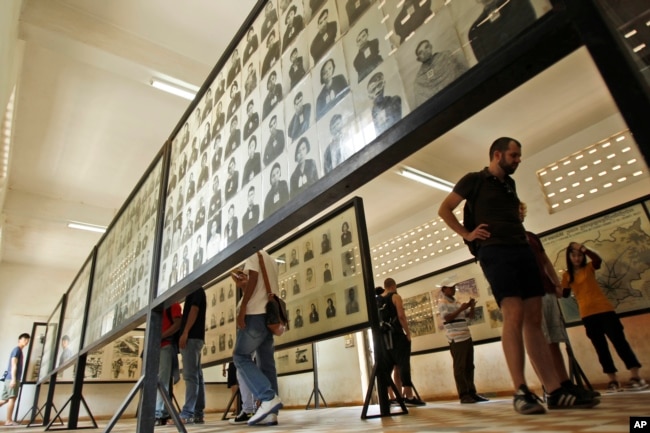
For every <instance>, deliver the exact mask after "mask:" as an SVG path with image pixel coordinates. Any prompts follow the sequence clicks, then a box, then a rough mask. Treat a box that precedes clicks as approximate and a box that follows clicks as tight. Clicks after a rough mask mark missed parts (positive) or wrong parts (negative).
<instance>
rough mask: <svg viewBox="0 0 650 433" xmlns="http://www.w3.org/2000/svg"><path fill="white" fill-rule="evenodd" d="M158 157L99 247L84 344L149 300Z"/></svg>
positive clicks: (112, 327) (124, 319)
mask: <svg viewBox="0 0 650 433" xmlns="http://www.w3.org/2000/svg"><path fill="white" fill-rule="evenodd" d="M161 175H162V158H159V160H158V161H157V162H155V164H154V165H153V167H152V168H151V170H150V171H149V173H148V174H147V175H146V178H145V179H144V181H143V182H142V183H141V184H140V187H139V189H138V190H137V191H136V192H135V193H134V194H133V196H132V199H131V201H130V203H128V204H127V205H126V206H125V207H124V208H123V211H122V213H121V214H120V215H119V217H118V218H117V219H116V220H114V223H113V225H112V226H111V227H110V228H109V231H108V232H107V233H106V235H105V236H104V238H103V239H102V241H101V243H100V244H99V246H98V247H97V258H96V263H95V272H94V276H93V285H92V292H91V299H90V308H89V313H88V321H87V323H86V333H85V337H84V342H83V347H88V346H89V345H90V344H92V343H93V342H95V341H97V340H98V339H99V338H101V337H102V336H103V335H105V334H106V333H108V332H110V331H111V330H113V329H117V328H119V327H120V325H121V324H122V323H124V322H126V321H128V319H129V318H131V317H132V316H133V315H134V314H135V313H137V312H138V311H140V310H141V309H142V308H144V307H145V306H146V305H147V304H148V303H149V291H150V287H151V281H150V279H151V269H152V263H153V255H154V239H155V237H156V226H157V219H158V206H159V195H160V193H159V189H160V184H161Z"/></svg>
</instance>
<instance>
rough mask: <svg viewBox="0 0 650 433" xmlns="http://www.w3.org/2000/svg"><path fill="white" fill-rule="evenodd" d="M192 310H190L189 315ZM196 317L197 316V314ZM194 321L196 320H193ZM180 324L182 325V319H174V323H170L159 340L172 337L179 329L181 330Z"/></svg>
mask: <svg viewBox="0 0 650 433" xmlns="http://www.w3.org/2000/svg"><path fill="white" fill-rule="evenodd" d="M191 312H192V310H190V313H191ZM197 317H198V314H197ZM194 320H195V321H196V318H195V319H194ZM181 323H182V318H181V317H175V318H174V321H173V322H172V325H171V326H170V327H169V328H167V330H166V331H165V332H163V333H162V336H161V339H162V340H164V339H165V338H169V337H171V336H172V335H174V334H175V333H176V331H178V330H179V329H181Z"/></svg>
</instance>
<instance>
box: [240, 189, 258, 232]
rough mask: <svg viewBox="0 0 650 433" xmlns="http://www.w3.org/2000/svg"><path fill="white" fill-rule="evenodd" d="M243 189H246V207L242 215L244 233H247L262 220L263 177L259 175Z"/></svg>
mask: <svg viewBox="0 0 650 433" xmlns="http://www.w3.org/2000/svg"><path fill="white" fill-rule="evenodd" d="M243 191H246V208H245V209H244V210H243V214H242V217H241V223H242V234H244V233H247V232H248V231H249V230H250V229H252V228H253V227H255V226H256V225H257V224H258V223H259V222H260V217H261V216H262V210H261V206H260V203H261V196H262V182H261V178H260V177H258V178H257V179H255V181H253V182H249V183H248V184H247V185H246V187H245V188H244V189H243Z"/></svg>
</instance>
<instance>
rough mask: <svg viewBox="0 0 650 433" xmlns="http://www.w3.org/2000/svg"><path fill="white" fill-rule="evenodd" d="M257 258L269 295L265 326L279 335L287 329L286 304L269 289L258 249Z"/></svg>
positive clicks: (262, 260)
mask: <svg viewBox="0 0 650 433" xmlns="http://www.w3.org/2000/svg"><path fill="white" fill-rule="evenodd" d="M257 258H258V259H259V261H260V268H261V269H262V277H263V278H264V287H265V288H266V293H268V295H269V300H268V302H267V303H266V326H267V328H269V331H271V332H272V333H273V335H277V336H278V337H279V336H281V335H282V334H284V331H286V329H287V322H288V320H287V304H286V302H284V299H282V298H280V297H278V296H277V295H276V294H275V293H273V292H272V291H271V285H270V284H269V276H268V274H267V273H266V266H265V265H264V258H263V257H262V254H261V253H260V252H259V251H258V252H257Z"/></svg>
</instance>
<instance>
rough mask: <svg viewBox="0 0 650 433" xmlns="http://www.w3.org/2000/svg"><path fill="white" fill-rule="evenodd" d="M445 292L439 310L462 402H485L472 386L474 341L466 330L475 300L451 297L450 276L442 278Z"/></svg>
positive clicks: (485, 399)
mask: <svg viewBox="0 0 650 433" xmlns="http://www.w3.org/2000/svg"><path fill="white" fill-rule="evenodd" d="M440 287H441V291H442V294H443V295H444V296H443V297H442V298H441V299H440V300H439V301H438V311H439V312H440V317H441V318H442V319H443V320H444V326H445V332H446V334H447V341H449V351H450V352H451V357H452V358H453V360H454V380H455V381H456V390H457V391H458V397H460V402H461V403H479V402H482V401H488V399H487V398H485V397H483V396H481V395H478V394H477V393H476V387H475V386H474V342H473V341H472V334H471V333H470V332H469V326H468V322H467V320H468V319H473V318H474V307H475V306H476V299H473V298H470V300H469V301H468V302H463V303H462V304H461V303H460V302H459V301H457V300H456V298H454V295H455V294H456V284H455V283H454V282H453V280H452V279H451V278H445V279H444V280H443V281H442V283H441V284H440Z"/></svg>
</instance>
